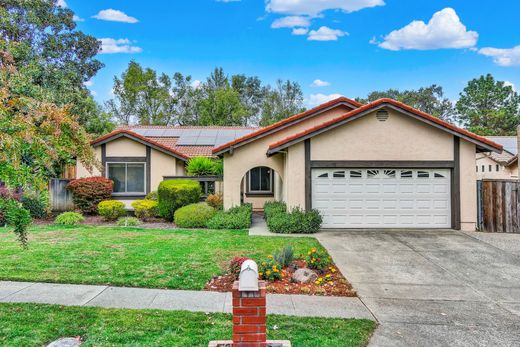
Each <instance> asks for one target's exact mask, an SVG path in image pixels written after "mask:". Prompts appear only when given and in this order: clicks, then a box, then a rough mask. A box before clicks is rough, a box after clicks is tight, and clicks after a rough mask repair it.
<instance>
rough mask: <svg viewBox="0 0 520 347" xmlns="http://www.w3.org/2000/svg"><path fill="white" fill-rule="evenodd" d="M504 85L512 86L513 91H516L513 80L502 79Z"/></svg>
mask: <svg viewBox="0 0 520 347" xmlns="http://www.w3.org/2000/svg"><path fill="white" fill-rule="evenodd" d="M504 85H505V86H509V87H511V88H513V92H516V91H517V90H516V86H515V84H514V83H513V82H509V81H504Z"/></svg>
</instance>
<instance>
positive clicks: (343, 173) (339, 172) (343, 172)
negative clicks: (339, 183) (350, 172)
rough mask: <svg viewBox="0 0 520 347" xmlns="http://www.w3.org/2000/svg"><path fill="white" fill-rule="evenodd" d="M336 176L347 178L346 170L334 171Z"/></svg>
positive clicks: (333, 175)
mask: <svg viewBox="0 0 520 347" xmlns="http://www.w3.org/2000/svg"><path fill="white" fill-rule="evenodd" d="M332 177H334V178H345V171H334V173H333V174H332Z"/></svg>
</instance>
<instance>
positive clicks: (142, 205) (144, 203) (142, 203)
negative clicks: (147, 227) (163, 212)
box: [132, 200, 159, 222]
mask: <svg viewBox="0 0 520 347" xmlns="http://www.w3.org/2000/svg"><path fill="white" fill-rule="evenodd" d="M158 206H159V203H158V202H157V201H154V200H136V201H134V202H132V207H133V208H134V213H135V216H136V217H137V218H139V219H140V220H142V221H144V222H146V221H147V220H148V219H150V218H154V217H157V215H158V213H159V208H158Z"/></svg>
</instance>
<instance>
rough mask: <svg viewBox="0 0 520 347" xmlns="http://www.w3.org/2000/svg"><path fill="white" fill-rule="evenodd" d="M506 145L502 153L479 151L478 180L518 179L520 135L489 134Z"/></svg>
mask: <svg viewBox="0 0 520 347" xmlns="http://www.w3.org/2000/svg"><path fill="white" fill-rule="evenodd" d="M487 138H488V139H490V140H491V141H493V142H496V143H498V144H500V145H502V146H503V147H504V150H503V151H502V153H494V152H491V153H477V161H476V172H477V180H481V179H518V137H517V136H488V137H487Z"/></svg>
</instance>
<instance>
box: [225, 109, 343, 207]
mask: <svg viewBox="0 0 520 347" xmlns="http://www.w3.org/2000/svg"><path fill="white" fill-rule="evenodd" d="M349 110H350V109H349V108H348V107H346V106H343V105H341V106H338V107H336V108H334V109H331V110H328V111H326V112H323V113H321V114H319V115H316V116H313V117H311V118H309V119H307V120H305V121H303V122H301V123H299V124H296V125H294V126H292V127H289V128H287V129H283V130H280V131H278V132H276V133H274V134H271V135H268V136H266V137H263V138H261V139H258V140H256V141H254V142H252V143H249V144H246V145H244V146H241V147H238V148H235V150H234V152H233V154H232V155H231V154H229V152H228V153H226V154H224V172H225V174H224V194H223V196H224V207H225V208H226V209H227V208H230V207H233V206H237V205H240V189H241V187H240V183H241V182H242V178H243V177H244V175H245V174H246V172H247V171H249V170H250V169H252V168H254V167H257V166H267V167H270V168H271V169H273V170H275V171H276V172H277V173H278V175H280V178H281V180H282V184H283V186H285V183H286V180H285V176H286V175H285V172H284V161H285V159H284V154H277V155H275V156H272V157H267V156H266V153H267V149H268V147H269V145H270V144H271V143H273V142H276V141H278V140H280V139H283V138H285V137H287V136H289V135H292V134H296V133H298V132H301V131H303V130H305V129H307V128H309V127H312V126H315V125H317V124H321V123H323V122H326V121H327V120H330V119H332V118H335V117H338V116H340V115H342V114H345V113H346V112H348V111H349ZM282 189H283V190H284V191H286V190H285V188H282Z"/></svg>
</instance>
